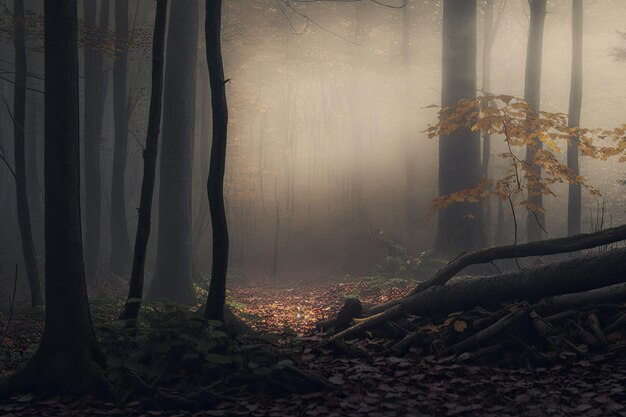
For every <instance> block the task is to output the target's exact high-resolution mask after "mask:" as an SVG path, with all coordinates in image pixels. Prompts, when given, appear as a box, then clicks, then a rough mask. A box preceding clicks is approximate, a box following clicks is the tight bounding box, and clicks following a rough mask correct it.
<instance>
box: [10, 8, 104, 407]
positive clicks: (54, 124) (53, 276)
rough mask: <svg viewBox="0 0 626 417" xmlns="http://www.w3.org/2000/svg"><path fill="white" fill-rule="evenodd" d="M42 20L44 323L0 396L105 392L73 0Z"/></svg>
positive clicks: (46, 14) (47, 9)
mask: <svg viewBox="0 0 626 417" xmlns="http://www.w3.org/2000/svg"><path fill="white" fill-rule="evenodd" d="M44 22H45V32H44V33H45V62H46V65H45V80H46V87H45V88H46V94H45V109H46V110H45V151H44V154H45V191H46V193H45V225H46V226H45V229H46V230H45V243H46V290H45V294H46V310H45V325H44V330H43V336H42V339H41V344H40V345H39V348H38V349H37V352H36V353H35V355H34V356H33V357H32V359H31V360H30V361H29V362H28V363H27V365H26V366H25V367H24V368H23V369H21V370H20V371H18V372H16V373H15V374H13V375H11V376H10V377H9V378H7V379H6V380H5V381H4V382H3V383H2V385H0V397H6V396H8V395H10V394H11V393H14V392H29V391H30V392H35V393H42V394H53V393H64V394H68V393H69V394H87V393H89V394H97V395H102V396H105V397H110V396H111V390H110V387H109V386H108V384H107V383H106V382H105V380H104V377H103V375H102V366H103V365H104V362H105V361H104V357H103V356H102V355H101V353H100V351H99V349H98V344H97V341H96V335H95V333H94V330H93V325H92V322H91V315H90V312H89V304H88V301H87V287H86V284H85V271H84V265H83V250H82V234H81V219H80V169H79V126H78V124H79V100H78V78H79V77H78V42H77V7H76V0H46V2H45V5H44Z"/></svg>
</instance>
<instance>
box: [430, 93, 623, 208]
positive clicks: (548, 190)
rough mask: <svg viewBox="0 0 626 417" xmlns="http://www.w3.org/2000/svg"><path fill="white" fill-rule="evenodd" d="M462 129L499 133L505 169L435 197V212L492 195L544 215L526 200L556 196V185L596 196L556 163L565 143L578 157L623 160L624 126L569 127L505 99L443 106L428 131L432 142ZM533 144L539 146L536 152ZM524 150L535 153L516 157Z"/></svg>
mask: <svg viewBox="0 0 626 417" xmlns="http://www.w3.org/2000/svg"><path fill="white" fill-rule="evenodd" d="M429 107H437V106H429ZM467 129H469V130H471V131H477V130H480V131H485V132H488V133H490V134H491V135H500V137H502V140H503V141H504V143H505V144H506V146H507V151H506V152H503V153H500V154H499V155H498V156H499V157H500V158H501V159H502V160H504V161H506V162H507V165H508V169H507V170H506V171H505V172H504V174H503V175H502V176H500V177H499V178H483V179H482V180H481V181H480V182H479V183H478V184H476V185H475V186H474V187H472V188H467V189H464V190H460V191H458V192H455V193H452V194H448V195H443V196H439V197H437V198H436V199H435V201H434V208H435V209H437V210H438V209H442V208H445V207H447V206H448V205H450V204H452V203H456V202H468V203H476V202H479V201H485V200H487V199H488V198H489V197H490V196H496V197H498V198H500V199H502V200H508V201H509V202H510V203H511V206H513V205H514V204H515V205H519V206H522V207H526V208H527V209H529V210H531V211H533V212H543V211H544V208H543V207H537V206H535V205H533V204H532V203H531V202H530V200H531V199H530V197H532V196H533V195H535V193H539V192H540V193H542V194H544V195H552V196H556V195H555V193H554V191H553V189H552V187H553V185H554V184H559V183H570V184H579V185H581V186H582V187H583V188H585V189H587V190H588V191H589V192H590V193H591V194H592V195H593V196H599V195H600V192H599V190H598V189H597V188H595V187H594V186H593V185H592V184H590V183H589V182H588V180H587V179H586V178H585V177H584V176H582V175H578V174H577V173H576V172H574V171H573V170H571V169H570V168H568V167H567V165H565V164H564V163H563V162H561V161H560V159H559V155H560V154H562V153H563V150H562V149H563V148H564V147H565V146H566V145H567V143H568V142H569V143H573V144H576V146H577V147H578V150H579V152H580V155H582V156H586V157H589V158H592V159H597V160H603V161H604V160H608V159H609V158H619V161H620V162H624V161H626V125H623V126H621V127H618V128H615V129H588V128H582V127H576V128H570V127H568V126H567V115H566V114H562V113H550V112H545V111H540V112H536V111H535V110H534V109H533V108H532V107H531V106H530V105H529V104H528V103H527V102H526V101H524V100H523V99H520V98H517V97H514V96H510V95H490V94H487V95H484V96H480V97H478V98H476V99H463V100H460V101H459V102H458V103H457V104H456V105H455V106H451V107H445V108H442V109H440V111H439V122H438V123H437V124H435V125H432V126H430V127H429V128H428V129H427V132H428V137H429V138H435V137H438V136H439V135H450V134H452V133H458V132H459V131H462V130H467ZM537 144H543V145H544V146H543V147H542V148H539V147H538V146H537ZM527 147H531V148H534V149H535V152H533V156H532V159H531V160H529V161H526V160H525V158H524V156H520V151H521V150H522V149H526V148H527ZM537 168H539V169H537ZM514 202H515V203H514Z"/></svg>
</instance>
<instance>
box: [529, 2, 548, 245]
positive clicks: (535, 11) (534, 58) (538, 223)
mask: <svg viewBox="0 0 626 417" xmlns="http://www.w3.org/2000/svg"><path fill="white" fill-rule="evenodd" d="M546 2H547V0H528V4H529V6H530V29H529V33H528V49H527V51H526V79H525V86H524V99H525V100H526V101H527V102H528V104H530V105H531V106H532V108H533V109H534V110H535V111H536V112H539V110H540V108H541V63H542V55H543V27H544V22H545V18H546ZM530 130H535V128H534V127H533V128H531V129H530ZM540 149H543V143H542V142H541V141H539V140H535V141H534V142H533V144H531V145H527V146H526V162H528V163H532V162H533V159H534V157H535V154H536V153H537V151H538V150H540ZM532 169H534V170H535V171H536V173H537V174H538V175H541V168H540V167H537V166H533V168H532ZM528 193H529V198H528V200H529V202H530V203H531V204H533V205H534V206H535V207H543V195H542V191H541V188H539V187H529V188H528ZM542 229H545V215H544V213H542V212H539V211H533V210H528V214H527V219H526V238H527V241H528V242H533V241H537V240H541V239H542V237H543V236H542Z"/></svg>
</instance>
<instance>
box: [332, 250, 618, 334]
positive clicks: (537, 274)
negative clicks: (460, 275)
mask: <svg viewBox="0 0 626 417" xmlns="http://www.w3.org/2000/svg"><path fill="white" fill-rule="evenodd" d="M624 282H626V249H617V250H613V251H609V252H603V253H599V254H594V255H589V256H582V257H578V258H575V259H571V260H567V261H562V262H555V263H551V264H547V265H541V266H536V267H533V268H528V269H525V270H521V271H515V272H510V273H507V274H502V275H496V276H490V277H482V278H476V279H470V280H467V281H462V282H458V283H454V284H450V285H444V286H439V287H433V288H430V289H428V290H427V291H423V292H419V293H417V294H414V295H411V296H409V297H407V298H405V299H403V300H402V301H401V302H400V303H398V304H396V305H395V306H393V307H391V308H389V309H387V310H385V311H383V312H381V313H378V314H376V315H374V316H370V317H368V318H366V319H363V320H359V321H358V323H357V324H356V325H354V326H352V327H350V328H348V329H346V330H344V331H342V332H339V333H337V334H336V335H334V336H333V337H332V338H331V339H330V340H331V341H334V340H337V339H342V338H345V337H349V336H354V335H355V334H357V333H359V332H362V331H365V330H368V329H371V328H372V327H374V326H376V325H377V324H379V323H382V322H385V321H387V320H392V319H395V318H398V317H400V316H402V315H403V314H405V313H409V314H414V315H418V316H428V315H432V314H437V313H449V312H453V311H461V310H467V309H470V308H473V307H475V306H483V307H486V306H490V305H495V304H497V303H500V302H504V301H511V300H515V299H523V300H528V301H535V300H539V299H540V298H542V297H550V296H556V295H560V294H570V295H571V297H569V298H567V296H562V297H566V298H565V299H564V298H558V297H553V298H552V300H551V301H552V303H554V302H555V300H560V302H561V305H562V306H565V305H567V301H566V300H570V303H573V302H583V301H584V302H588V298H586V297H582V298H581V296H580V294H576V295H574V294H571V293H577V292H581V291H589V290H592V289H595V288H599V287H606V286H609V285H613V284H619V283H624ZM603 293H604V292H603ZM624 295H626V285H624V292H623V293H620V294H615V293H613V294H612V296H615V297H616V298H619V297H623V296H624Z"/></svg>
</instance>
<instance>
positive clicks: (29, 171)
mask: <svg viewBox="0 0 626 417" xmlns="http://www.w3.org/2000/svg"><path fill="white" fill-rule="evenodd" d="M27 60H28V58H27ZM40 98H41V103H40ZM30 103H31V107H30V109H31V110H30V112H31V115H32V116H31V119H32V120H31V121H30V123H27V126H26V128H27V129H26V132H24V133H25V134H26V135H30V137H31V139H30V140H28V141H26V143H25V146H26V191H27V192H28V205H29V207H30V220H31V226H32V229H33V242H35V252H36V253H37V254H41V253H43V250H44V244H43V188H42V185H41V180H40V176H39V172H40V171H39V166H40V165H39V143H40V141H39V136H40V135H39V132H40V131H43V117H39V116H40V115H41V116H43V96H41V97H40V96H39V94H31V99H30ZM27 117H28V116H27ZM29 125H30V131H29V130H28V126H29ZM40 129H41V130H40ZM27 132H30V133H27ZM41 143H42V144H43V142H41ZM42 165H43V164H42ZM39 258H40V256H39ZM37 264H38V265H41V261H40V259H37ZM40 269H41V268H40Z"/></svg>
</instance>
